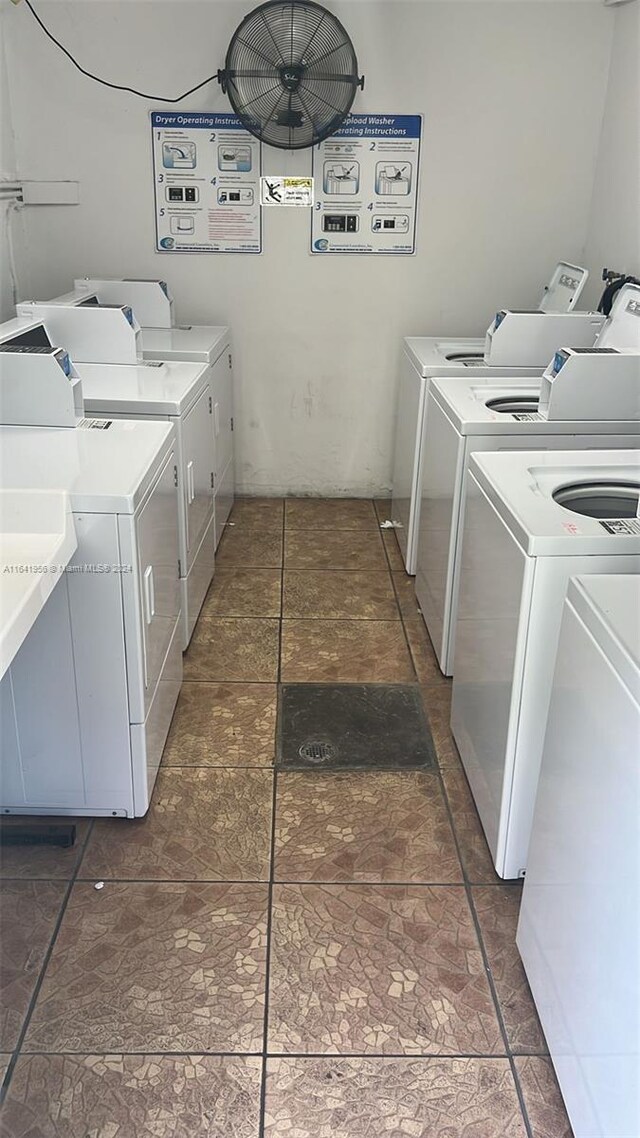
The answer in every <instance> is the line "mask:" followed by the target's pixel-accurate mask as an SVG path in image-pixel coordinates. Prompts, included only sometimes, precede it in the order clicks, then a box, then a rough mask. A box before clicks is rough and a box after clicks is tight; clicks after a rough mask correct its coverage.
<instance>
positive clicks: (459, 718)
mask: <svg viewBox="0 0 640 1138" xmlns="http://www.w3.org/2000/svg"><path fill="white" fill-rule="evenodd" d="M639 492H640V454H639V453H638V451H631V450H620V451H573V452H565V451H556V452H551V451H545V452H539V451H522V452H517V451H511V452H509V453H502V454H474V455H472V456H471V459H470V463H469V473H468V482H467V500H466V510H465V524H464V536H463V543H462V559H461V570H460V585H459V593H458V611H457V619H456V628H455V646H454V652H455V673H454V677H453V692H452V705H451V729H452V732H453V735H454V738H455V740H456V743H457V745H458V749H459V751H460V756H461V759H462V762H463V765H464V768H465V771H466V774H467V778H468V780H469V784H470V786H471V791H472V793H473V797H474V799H475V802H476V806H477V808H478V812H479V814H480V819H481V821H482V825H483V828H484V832H485V835H486V838H487V841H488V843H489V848H490V850H491V854H492V857H493V861H494V865H495V867H496V871H497V873H498V874H499V875H500V876H501V877H505V878H515V877H519V876H521V875H522V874H523V873H524V871H525V869H526V865H527V849H528V844H529V836H530V833H531V819H532V815H533V805H534V800H535V793H536V787H537V782H538V773H539V769H540V759H541V756H542V744H543V740H544V730H545V724H546V719H547V711H548V706H549V696H550V693H551V681H552V676H553V665H554V659H555V653H556V647H557V642H558V632H559V628H560V618H561V613H562V606H563V603H564V598H565V594H566V589H567V583H568V580H569V578H570V577H572V576H574V575H576V574H578V573H632V572H639V571H640V520H639V519H638V518H637V516H636V515H637V512H638V503H639V501H640V496H639Z"/></svg>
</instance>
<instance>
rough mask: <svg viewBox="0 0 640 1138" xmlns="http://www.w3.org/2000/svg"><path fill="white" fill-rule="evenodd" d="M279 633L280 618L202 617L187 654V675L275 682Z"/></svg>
mask: <svg viewBox="0 0 640 1138" xmlns="http://www.w3.org/2000/svg"><path fill="white" fill-rule="evenodd" d="M279 637H280V627H279V621H277V620H269V619H266V618H261V617H253V618H251V619H244V620H243V619H226V618H225V617H200V619H199V621H198V623H197V625H196V630H195V632H194V634H193V636H192V637H191V644H190V645H189V648H188V650H187V652H186V653H185V655H184V678H185V680H218V681H219V680H226V681H228V682H229V681H240V682H244V681H246V682H248V683H273V682H275V681H276V680H277V678H278V645H279Z"/></svg>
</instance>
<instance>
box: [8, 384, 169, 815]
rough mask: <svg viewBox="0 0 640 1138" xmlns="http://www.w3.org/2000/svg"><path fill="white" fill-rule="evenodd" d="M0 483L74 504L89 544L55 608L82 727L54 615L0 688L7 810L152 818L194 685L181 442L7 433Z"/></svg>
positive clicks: (143, 435) (126, 428)
mask: <svg viewBox="0 0 640 1138" xmlns="http://www.w3.org/2000/svg"><path fill="white" fill-rule="evenodd" d="M52 367H57V364H55V363H53V364H52ZM52 374H53V372H52ZM0 481H1V484H2V486H3V487H4V488H6V489H16V490H29V489H36V490H40V489H42V488H43V487H44V488H46V487H56V488H58V489H60V490H63V491H65V492H66V493H67V495H68V500H69V503H70V507H71V511H72V514H73V522H74V528H75V533H76V540H77V551H76V553H75V555H74V557H73V559H72V561H71V563H70V564H69V566H68V569H67V570H66V572H65V588H66V594H65V591H63V590H62V589H61V588H60V587H58V588H56V589H55V591H54V594H53V597H52V598H51V600H53V599H55V598H56V597H58V598H63V599H64V600H65V611H66V619H67V622H68V620H69V617H70V621H71V637H72V645H73V651H72V659H73V668H74V674H73V675H72V676H71V679H70V683H71V684H72V686H73V696H74V700H75V715H74V716H67V715H66V714H65V716H64V717H63V716H62V715H61V713H60V696H61V689H60V674H59V672H60V666H61V665H60V660H59V658H58V657H59V652H58V648H59V642H58V641H57V639H56V636H55V635H52V633H53V632H54V631H55V632H56V633H61V632H62V631H63V622H62V620H61V619H60V620H58V621H57V623H56V625H55V629H54V628H53V626H52V625H51V623H50V618H51V616H52V614H54V615H55V613H54V607H52V606H51V605H50V604H48V605H47V606H46V608H45V609H43V612H42V614H41V617H42V618H43V621H41V620H40V619H39V621H38V622H37V623H36V625H35V626H34V627H33V628H32V630H31V632H30V633H29V636H28V637H27V639H26V640H25V642H24V643H23V645H22V647H21V648H20V650H19V652H18V653H17V655H16V656H15V657H14V659H13V661H12V663H11V666H10V668H9V671H8V672H7V673H6V674H5V676H4V677H3V679H2V684H1V685H0V698H1V701H2V716H1V723H0V743H1V749H2V759H1V762H0V775H1V784H0V810H2V811H3V812H4V813H8V814H10V813H16V814H85V815H122V816H128V817H133V816H134V815H142V814H145V813H146V811H147V809H148V807H149V802H150V799H151V792H152V790H153V785H154V782H155V778H156V774H157V770H158V767H159V764H160V759H161V757H162V751H163V747H164V743H165V740H166V736H167V733H168V730H169V725H170V723H171V718H172V715H173V711H174V707H175V704H176V700H177V698H178V693H179V690H180V684H181V681H182V651H181V647H182V629H181V622H180V589H179V584H178V501H177V494H176V450H175V436H174V429H173V427H172V425H171V424H170V423H169V422H165V423H151V422H149V423H143V422H116V421H112V422H109V421H108V420H106V421H100V420H97V421H93V420H86V419H84V420H80V422H79V425H78V426H75V427H74V426H70V427H57V428H47V427H27V426H15V427H4V426H3V427H2V428H0ZM32 568H33V571H37V567H32ZM67 596H68V602H67ZM60 655H61V654H60ZM65 659H66V655H65ZM68 688H69V684H67V687H66V689H65V690H66V691H67V690H68ZM65 706H67V705H65ZM63 720H64V721H63Z"/></svg>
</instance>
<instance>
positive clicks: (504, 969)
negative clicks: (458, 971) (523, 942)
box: [473, 885, 547, 1054]
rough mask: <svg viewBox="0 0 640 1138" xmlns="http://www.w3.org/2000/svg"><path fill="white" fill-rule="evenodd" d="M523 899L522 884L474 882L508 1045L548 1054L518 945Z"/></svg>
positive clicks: (526, 1050) (474, 891) (513, 1048)
mask: <svg viewBox="0 0 640 1138" xmlns="http://www.w3.org/2000/svg"><path fill="white" fill-rule="evenodd" d="M521 900H522V890H521V888H520V886H519V885H487V886H474V889H473V901H474V905H475V908H476V913H477V914H478V920H479V922H480V931H481V933H482V939H483V941H484V946H485V949H486V952H487V957H488V959H489V967H490V968H491V973H492V976H493V981H494V984H495V987H496V992H497V994H498V999H499V1001H500V1008H501V1010H502V1018H503V1019H504V1023H505V1027H506V1029H507V1036H508V1038H509V1046H510V1047H511V1050H512V1051H514V1052H517V1051H524V1052H526V1053H527V1054H528V1053H530V1052H539V1053H541V1054H546V1053H547V1043H546V1040H545V1037H544V1033H543V1031H542V1027H541V1026H540V1020H539V1019H538V1014H537V1012H536V1009H535V1005H534V1002H533V997H532V995H531V991H530V989H529V984H528V983H527V977H526V976H525V972H524V968H523V967H522V961H521V960H520V953H519V952H518V949H517V948H516V929H517V927H518V913H519V911H520V901H521Z"/></svg>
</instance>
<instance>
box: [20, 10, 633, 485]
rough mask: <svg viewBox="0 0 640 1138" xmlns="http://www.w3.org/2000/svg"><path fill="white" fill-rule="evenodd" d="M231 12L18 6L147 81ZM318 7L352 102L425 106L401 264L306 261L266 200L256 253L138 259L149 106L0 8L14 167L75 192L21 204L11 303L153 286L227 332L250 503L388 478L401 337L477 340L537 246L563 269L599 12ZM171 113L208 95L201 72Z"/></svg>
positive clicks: (300, 225)
mask: <svg viewBox="0 0 640 1138" xmlns="http://www.w3.org/2000/svg"><path fill="white" fill-rule="evenodd" d="M2 6H4V7H5V8H7V6H8V0H0V7H2ZM250 7H251V3H250V0H244V2H241V3H239V4H238V3H233V2H227V0H220V2H217V0H210V2H195V0H194V2H192V0H166V2H155V3H153V4H152V3H145V2H138V0H126V2H123V0H120V2H117V0H99V2H91V0H84V2H83V3H79V2H78V0H74V2H73V3H69V2H61V0H40V3H39V11H40V12H41V13H42V15H43V16H44V18H45V19H46V20H47V22H48V23H49V25H50V26H51V28H52V30H54V31H55V32H56V34H57V35H59V37H60V38H61V39H62V41H63V42H64V43H65V44H66V45H67V46H68V48H69V49H70V50H72V51H73V52H74V53H75V54H76V55H77V57H78V58H79V59H80V60H81V61H82V63H83V64H84V65H85V66H86V67H88V68H90V69H93V70H95V71H97V72H98V73H99V74H101V75H104V76H105V77H108V78H111V79H113V80H114V81H116V82H131V81H133V82H134V84H135V85H137V86H141V87H143V88H144V89H146V90H151V91H154V92H155V91H158V92H160V93H164V94H172V93H174V92H175V93H179V92H180V91H181V90H184V89H185V88H187V87H189V86H191V85H192V84H193V83H195V82H196V81H197V80H198V79H199V78H200V77H201V76H202V77H204V76H205V75H207V74H211V73H212V72H214V71H215V70H216V68H217V67H218V66H219V65H220V64H221V63H222V61H223V57H224V50H225V48H226V44H227V42H228V40H229V38H230V35H231V33H232V31H233V30H234V28H235V26H236V24H237V23H238V20H239V17H240V16H241V15H242V14H244V12H245V11H246V10H247V9H248V8H250ZM331 7H332V8H333V9H334V10H335V11H336V13H337V14H338V15H339V16H340V17H341V18H342V19H343V21H344V22H345V24H346V26H347V28H348V29H349V31H350V33H351V35H352V37H353V40H354V42H355V45H356V47H357V51H358V55H359V60H360V65H361V70H363V71H364V72H365V73H366V77H367V85H366V90H365V93H364V94H363V95H360V96H359V97H358V100H357V104H356V108H355V109H357V110H359V111H370V112H376V111H379V112H380V111H381V112H385V111H387V112H388V111H394V112H397V113H418V112H420V113H422V114H423V115H424V116H425V126H424V148H423V166H422V180H421V213H420V226H419V244H418V254H417V256H415V257H413V258H408V257H407V258H390V259H387V258H381V259H372V258H366V257H352V258H342V257H331V258H323V257H318V256H316V257H312V256H311V255H310V254H309V253H308V216H307V215H306V212H305V211H301V210H290V211H282V212H279V211H268V212H267V214H266V217H265V253H264V255H263V256H262V257H242V256H223V255H217V256H216V255H211V256H207V255H200V256H193V255H191V256H189V255H183V256H180V255H162V254H155V253H154V232H153V205H152V201H153V198H152V181H151V161H150V138H149V124H148V111H149V109H150V105H148V104H147V103H146V102H145V101H144V100H138V99H134V98H132V97H131V96H128V95H126V94H121V93H118V92H113V91H109V90H107V89H105V88H102V87H99V86H97V85H96V84H94V83H91V82H89V81H88V80H86V79H84V78H83V77H82V76H80V75H79V74H77V73H76V72H74V70H73V69H72V67H71V65H70V64H69V63H68V61H66V60H65V59H64V57H62V56H61V55H60V53H59V52H58V51H57V50H56V49H55V48H54V47H53V45H51V44H50V43H48V42H47V41H46V40H45V38H44V37H43V35H42V33H41V32H40V31H39V30H38V28H37V26H36V25H35V23H34V21H33V19H32V17H31V16H30V14H29V12H28V10H27V9H26V7H25V6H24V5H22V6H19V7H17V8H13V7H12V6H10V7H9V8H8V10H7V11H6V12H5V20H4V23H5V27H6V34H7V44H8V61H9V78H10V83H11V90H12V104H13V110H14V119H15V122H14V125H15V133H16V140H17V162H18V167H19V170H20V173H21V175H22V176H23V177H25V178H32V179H38V178H44V179H55V178H70V179H77V180H79V182H80V185H81V205H80V206H79V207H66V208H57V209H54V208H47V207H45V208H43V207H40V208H39V209H30V210H29V211H28V215H27V217H26V225H27V235H28V250H27V252H26V254H25V255H24V256H23V257H22V258H21V260H20V265H19V269H20V278H21V291H22V294H23V296H25V297H26V296H28V295H31V296H37V297H39V298H46V297H47V296H51V295H54V294H56V293H59V292H62V291H63V290H65V289H67V288H68V287H69V286H70V283H71V281H72V279H73V277H74V276H78V275H84V274H89V275H107V276H108V275H124V276H135V275H138V276H164V277H166V278H167V280H168V281H169V283H170V286H171V288H172V290H173V293H174V295H175V297H176V301H177V314H178V317H179V318H180V319H181V320H183V321H187V320H188V321H191V322H203V321H209V322H212V321H225V322H228V323H229V324H231V325H232V327H233V330H234V335H235V341H236V362H237V400H236V403H237V407H236V410H237V414H236V421H237V424H238V433H237V435H236V439H237V447H238V464H237V473H238V481H239V485H240V487H241V489H243V490H244V491H246V492H250V493H251V492H258V493H268V492H276V493H279V492H297V493H304V492H309V493H325V494H341V493H348V494H358V495H360V494H362V495H364V494H371V493H374V492H375V493H379V492H381V491H382V490H383V489H384V488H385V487H388V486H389V481H390V470H391V441H392V429H391V420H392V416H393V408H394V400H395V373H396V359H397V355H398V350H399V345H400V340H401V337H402V336H404V335H407V334H410V333H412V334H430V333H431V334H437V333H452V332H456V333H461V334H479V333H482V332H484V329H485V327H486V324H487V322H488V318H489V316H490V314H491V312H492V310H493V309H494V308H495V307H496V306H497V305H500V304H503V303H506V302H508V303H510V304H512V305H513V306H518V305H523V304H524V305H527V304H530V303H531V302H532V301H533V300H534V298H535V297H536V295H537V292H538V289H539V285H540V283H541V282H542V281H543V280H544V279H546V277H547V275H548V273H549V271H550V268H551V267H552V265H553V263H554V262H555V261H556V260H557V259H558V257H560V256H562V257H566V258H569V259H571V260H579V259H580V256H581V255H582V252H583V247H584V243H585V237H586V231H587V220H588V212H589V206H590V201H591V190H592V184H593V171H594V166H595V161H596V150H597V144H598V140H599V136H600V128H601V121H602V108H603V104H604V98H605V91H606V82H607V75H608V62H609V52H610V45H611V31H612V26H613V15H612V12H611V10H606V9H604V8H603V7H602V6H601V4H599V3H593V2H591V3H586V2H585V3H580V2H575V0H573V2H568V3H565V2H564V0H554V2H553V3H535V2H530V0H523V2H522V3H518V4H514V3H513V2H512V0H508V2H500V0H487V2H484V0H482V2H477V0H476V2H470V3H464V2H460V3H454V2H451V0H449V2H443V0H441V2H431V0H425V2H424V3H422V2H415V3H411V2H409V3H405V2H403V0H390V2H386V3H374V2H366V3H358V2H354V0H334V2H333V3H332V4H331ZM161 106H162V104H161V103H160V104H156V108H157V107H161ZM184 106H185V108H189V109H211V108H217V109H226V108H227V106H228V105H227V103H226V101H225V99H224V98H223V96H222V95H221V93H220V91H219V90H218V87H217V84H212V85H211V86H210V87H208V88H206V89H205V91H204V93H203V94H200V95H199V96H194V97H193V98H191V99H189V100H188V101H187V102H186V103H185V105H184ZM309 164H310V156H309V153H308V152H306V153H303V154H297V155H291V154H287V153H284V152H278V151H274V150H270V149H266V150H265V166H266V172H272V173H273V172H276V171H283V172H304V171H306V170H308V169H309ZM25 213H26V211H25Z"/></svg>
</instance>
